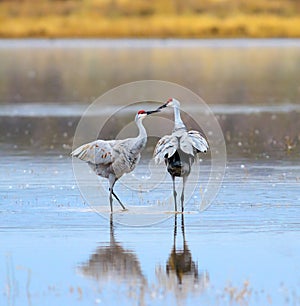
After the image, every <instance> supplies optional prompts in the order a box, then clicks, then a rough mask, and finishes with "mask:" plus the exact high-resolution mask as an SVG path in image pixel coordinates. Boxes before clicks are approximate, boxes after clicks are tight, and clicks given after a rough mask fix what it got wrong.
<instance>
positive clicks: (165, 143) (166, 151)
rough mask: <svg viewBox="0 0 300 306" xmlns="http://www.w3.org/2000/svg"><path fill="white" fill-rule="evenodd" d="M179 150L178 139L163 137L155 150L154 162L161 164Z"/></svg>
mask: <svg viewBox="0 0 300 306" xmlns="http://www.w3.org/2000/svg"><path fill="white" fill-rule="evenodd" d="M177 149H178V139H177V137H175V136H173V135H166V136H164V137H162V138H161V139H160V140H159V141H158V143H157V145H156V147H155V149H154V154H153V157H154V160H155V163H156V164H160V163H161V162H162V161H164V159H165V157H171V156H172V155H173V154H174V153H175V152H176V150H177Z"/></svg>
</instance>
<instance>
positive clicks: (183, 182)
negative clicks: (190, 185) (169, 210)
mask: <svg viewBox="0 0 300 306" xmlns="http://www.w3.org/2000/svg"><path fill="white" fill-rule="evenodd" d="M186 180H187V177H186V176H184V177H183V178H182V192H181V212H183V211H184V189H185V183H186Z"/></svg>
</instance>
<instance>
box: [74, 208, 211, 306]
mask: <svg viewBox="0 0 300 306" xmlns="http://www.w3.org/2000/svg"><path fill="white" fill-rule="evenodd" d="M177 218H178V216H177V214H175V216H174V230H173V243H172V248H171V251H170V255H169V258H168V260H167V262H166V264H165V265H161V264H158V265H156V267H155V279H154V281H151V282H150V281H148V280H147V277H146V276H145V275H144V273H143V271H142V266H141V264H140V261H139V259H138V257H137V256H136V254H135V253H134V252H133V251H132V250H129V249H125V248H124V247H123V246H122V244H121V243H119V242H118V241H117V240H116V239H115V232H114V225H113V214H111V217H110V240H109V243H108V244H107V245H105V246H101V247H98V248H97V249H96V251H95V252H94V253H93V254H92V255H91V256H90V258H89V260H88V261H87V262H85V263H83V264H81V265H79V271H80V273H81V274H82V275H84V276H86V277H88V278H92V279H94V280H96V281H97V283H98V284H99V286H100V292H104V291H103V290H102V289H103V288H104V287H105V286H106V285H107V284H108V282H112V283H113V288H114V292H115V290H116V288H119V289H121V288H123V290H125V292H127V293H128V294H126V297H127V298H133V297H134V299H135V300H136V301H138V302H139V304H140V305H144V304H145V303H147V301H148V300H152V301H153V299H155V297H156V298H157V297H159V298H160V299H161V298H163V297H167V296H168V295H169V294H171V295H172V296H173V298H174V299H175V300H176V302H177V304H181V302H184V300H185V299H186V298H187V297H188V296H190V295H193V296H198V295H201V294H202V293H203V292H204V291H205V289H206V288H207V287H208V284H209V276H208V273H207V272H206V271H203V272H201V273H199V270H198V263H197V262H196V261H194V260H193V258H192V253H191V251H190V249H189V247H188V244H187V241H186V237H185V227H184V215H183V214H181V226H180V229H181V231H180V232H181V235H180V237H179V235H178V227H179V226H178V224H177V223H178V222H177ZM179 238H181V242H182V243H181V244H180V243H178V240H179ZM119 289H118V290H119ZM107 290H110V289H108V287H106V290H105V292H106V293H107ZM123 290H122V291H123ZM111 294H114V293H113V292H111ZM124 298H125V297H124Z"/></svg>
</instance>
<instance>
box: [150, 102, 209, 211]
mask: <svg viewBox="0 0 300 306" xmlns="http://www.w3.org/2000/svg"><path fill="white" fill-rule="evenodd" d="M165 107H173V109H174V123H175V124H174V129H173V132H172V134H171V135H166V136H164V137H162V138H161V139H160V140H159V141H158V143H157V145H156V147H155V150H154V159H155V162H156V163H157V164H159V163H161V162H162V161H165V164H166V166H167V170H168V172H169V173H170V175H171V177H172V180H173V196H174V204H175V211H177V199H176V197H177V192H176V190H175V177H176V176H177V177H182V180H183V184H182V193H181V211H182V212H183V210H184V207H183V203H184V188H185V184H186V180H187V178H188V176H189V174H190V172H191V166H192V165H193V163H194V161H195V157H196V155H197V153H200V152H202V153H205V152H207V149H208V143H207V141H206V139H205V138H204V137H203V136H202V135H201V134H200V132H198V131H187V129H186V126H185V125H184V123H183V122H182V120H181V116H180V102H179V101H178V100H176V99H173V98H171V99H169V100H168V101H167V102H166V103H165V104H163V105H161V106H160V107H159V108H158V109H157V110H161V109H162V108H165Z"/></svg>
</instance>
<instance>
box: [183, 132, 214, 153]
mask: <svg viewBox="0 0 300 306" xmlns="http://www.w3.org/2000/svg"><path fill="white" fill-rule="evenodd" d="M187 134H188V137H189V139H190V140H191V142H192V144H193V147H194V148H195V149H196V150H197V151H198V152H202V153H206V152H207V150H208V147H209V146H208V143H207V141H206V139H205V138H204V137H203V136H202V135H201V134H200V132H198V131H189V132H188V133H187Z"/></svg>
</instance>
